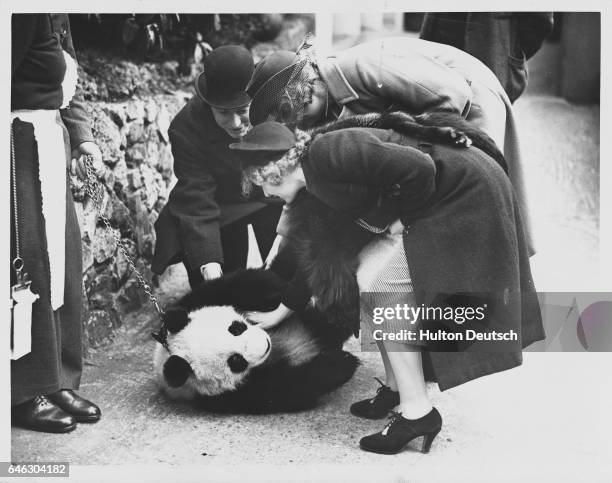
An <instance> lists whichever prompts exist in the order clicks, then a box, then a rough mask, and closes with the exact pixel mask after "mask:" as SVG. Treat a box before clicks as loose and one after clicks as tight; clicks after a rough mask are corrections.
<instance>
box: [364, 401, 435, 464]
mask: <svg viewBox="0 0 612 483" xmlns="http://www.w3.org/2000/svg"><path fill="white" fill-rule="evenodd" d="M441 428H442V416H440V413H439V412H438V410H437V409H436V408H433V409H432V410H431V411H429V412H428V413H427V414H426V415H425V416H423V417H422V418H419V419H406V418H405V417H403V416H402V414H401V413H396V412H395V411H393V412H392V414H391V417H390V421H389V422H388V423H387V425H386V426H385V429H383V430H382V431H381V432H380V433H375V434H371V435H370V436H366V437H365V438H361V441H359V446H360V447H361V449H363V450H366V451H371V452H373V453H380V454H397V453H399V452H400V451H402V450H403V449H404V448H405V447H406V446H407V445H408V443H410V441H412V440H413V439H416V438H418V437H419V436H422V437H423V442H422V445H421V452H422V453H429V448H431V443H432V442H433V440H434V438H435V437H436V436H437V435H438V433H439V432H440V429H441Z"/></svg>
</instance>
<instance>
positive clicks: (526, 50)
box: [420, 12, 553, 102]
mask: <svg viewBox="0 0 612 483" xmlns="http://www.w3.org/2000/svg"><path fill="white" fill-rule="evenodd" d="M552 29H553V14H552V12H435V13H427V14H425V18H424V19H423V25H422V26H421V34H420V37H421V38H422V39H424V40H430V41H432V42H439V43H442V44H447V45H452V46H454V47H457V48H458V49H461V50H463V51H465V52H467V53H468V54H470V55H473V56H474V57H476V58H477V59H479V60H480V61H482V62H483V63H484V64H485V65H486V66H487V67H488V68H489V69H491V70H492V71H493V72H494V73H495V75H496V76H497V78H498V79H499V82H500V83H501V85H502V86H503V88H504V89H505V91H506V93H507V94H508V97H509V98H510V102H514V101H516V100H517V99H518V98H519V96H520V95H521V94H522V93H523V91H524V90H525V88H526V87H527V79H528V75H527V60H528V59H530V58H531V57H532V56H533V55H534V54H535V53H536V52H537V51H538V50H539V48H540V47H541V45H542V42H544V39H545V38H546V37H547V36H548V35H550V33H551V32H552Z"/></svg>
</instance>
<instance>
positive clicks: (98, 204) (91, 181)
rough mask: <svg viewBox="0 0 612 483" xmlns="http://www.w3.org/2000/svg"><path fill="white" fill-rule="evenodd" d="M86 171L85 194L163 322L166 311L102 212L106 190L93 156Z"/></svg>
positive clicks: (88, 158) (86, 163)
mask: <svg viewBox="0 0 612 483" xmlns="http://www.w3.org/2000/svg"><path fill="white" fill-rule="evenodd" d="M85 169H86V174H87V176H86V179H85V192H86V193H87V195H88V196H89V197H90V198H91V200H92V201H93V203H94V208H95V210H96V211H97V212H98V216H99V217H100V219H101V220H102V222H103V223H104V224H105V225H106V227H107V228H108V229H109V230H110V232H111V233H112V235H113V238H114V239H115V243H116V244H117V247H118V248H119V250H120V251H121V253H122V254H123V256H124V257H125V259H126V260H127V263H128V267H129V268H130V271H131V272H132V273H133V274H134V275H135V276H136V279H137V280H138V283H139V284H140V286H141V287H142V289H143V290H144V292H145V293H146V294H147V295H148V297H149V300H150V301H151V303H152V304H153V305H154V306H155V309H156V310H157V313H158V314H159V317H160V318H161V319H162V320H163V315H164V311H163V309H162V308H161V307H160V306H159V301H158V300H157V298H156V297H155V295H153V292H152V288H151V286H150V285H149V284H148V283H147V281H146V280H145V279H144V277H143V276H142V274H141V273H140V272H139V271H138V270H137V269H136V265H135V264H134V260H132V257H131V256H130V255H129V253H128V247H127V246H126V244H125V243H124V242H123V240H122V239H121V236H120V233H119V230H116V229H115V228H113V227H112V226H111V223H110V220H109V219H108V218H107V217H106V215H105V214H104V212H103V211H102V208H103V206H102V203H103V201H104V188H103V186H102V185H101V184H100V183H98V179H97V177H96V173H95V170H94V167H93V158H92V157H91V156H85Z"/></svg>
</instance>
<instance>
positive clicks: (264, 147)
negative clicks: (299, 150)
mask: <svg viewBox="0 0 612 483" xmlns="http://www.w3.org/2000/svg"><path fill="white" fill-rule="evenodd" d="M295 141H296V137H295V133H294V132H293V131H291V129H289V128H288V127H286V126H285V125H284V124H281V123H280V122H276V121H266V122H262V123H261V124H258V125H257V126H255V127H253V129H251V130H250V131H249V132H248V133H246V135H245V136H244V137H243V138H242V139H241V141H240V142H238V143H232V144H230V145H229V147H230V149H233V150H235V151H240V153H239V155H240V162H241V164H242V167H243V168H245V167H247V166H265V165H266V164H268V163H269V162H270V161H275V160H277V159H279V158H281V157H282V155H283V154H285V153H286V152H287V151H288V150H289V149H291V148H292V147H294V146H295Z"/></svg>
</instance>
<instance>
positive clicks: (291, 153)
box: [242, 129, 310, 195]
mask: <svg viewBox="0 0 612 483" xmlns="http://www.w3.org/2000/svg"><path fill="white" fill-rule="evenodd" d="M295 137H296V138H297V139H296V141H295V145H294V146H293V147H292V148H291V149H289V150H288V151H287V152H286V153H285V154H283V156H282V157H281V158H279V159H277V160H275V161H270V162H269V163H268V164H266V165H265V166H248V167H247V168H244V169H243V171H242V192H243V193H244V194H245V195H249V194H250V193H251V192H252V190H253V185H256V186H261V185H262V184H263V183H264V182H268V183H270V184H272V185H274V186H278V185H280V184H281V183H282V181H283V177H284V176H286V175H287V174H289V173H291V172H292V171H293V170H295V168H297V167H298V165H299V164H300V160H301V156H302V153H303V152H304V151H305V150H306V148H307V147H308V144H309V142H310V134H308V133H307V132H306V131H302V130H300V129H295Z"/></svg>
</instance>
